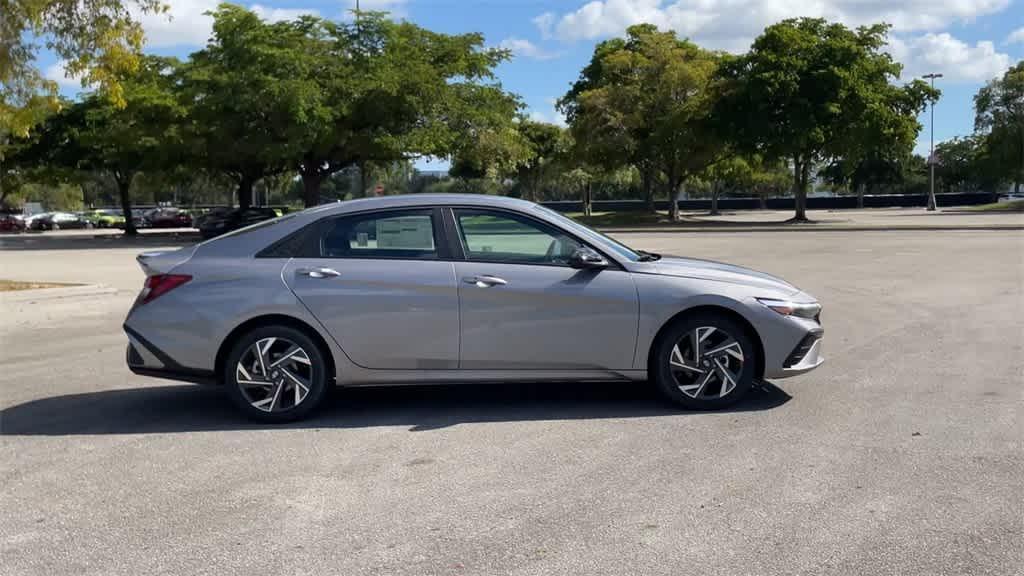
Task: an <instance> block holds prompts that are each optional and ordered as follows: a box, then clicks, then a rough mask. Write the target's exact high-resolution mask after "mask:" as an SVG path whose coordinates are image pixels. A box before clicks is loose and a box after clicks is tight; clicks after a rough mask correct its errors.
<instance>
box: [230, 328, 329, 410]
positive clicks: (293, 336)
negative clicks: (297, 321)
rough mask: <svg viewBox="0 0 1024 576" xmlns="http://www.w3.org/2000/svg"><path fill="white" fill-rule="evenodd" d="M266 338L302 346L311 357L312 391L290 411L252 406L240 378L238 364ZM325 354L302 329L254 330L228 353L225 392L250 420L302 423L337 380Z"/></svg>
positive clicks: (239, 340)
mask: <svg viewBox="0 0 1024 576" xmlns="http://www.w3.org/2000/svg"><path fill="white" fill-rule="evenodd" d="M265 338H281V339H285V340H289V341H291V342H293V343H294V344H296V345H298V346H299V347H301V348H302V349H303V350H304V351H305V352H306V354H307V356H308V357H309V361H310V376H309V382H310V387H309V388H310V389H309V392H308V393H307V395H306V397H305V398H304V399H303V400H302V401H301V402H300V403H299V404H297V405H295V406H293V407H291V408H288V409H286V410H282V411H277V412H266V411H264V410H260V409H259V408H256V407H254V406H253V405H252V404H250V403H249V400H247V399H246V397H245V395H244V393H243V392H242V388H241V386H240V385H239V384H238V381H237V379H236V366H237V365H238V362H239V360H241V358H242V355H243V354H245V353H246V351H247V350H248V349H249V347H250V346H252V345H253V344H254V343H256V342H258V341H260V340H263V339H265ZM324 354H325V351H323V350H321V349H320V347H319V346H317V344H316V342H314V341H313V339H312V338H310V337H309V336H307V335H306V333H305V332H302V331H301V330H296V329H295V328H292V327H289V326H277V325H274V326H262V327H259V328H256V329H255V330H252V331H251V332H249V333H248V334H245V335H244V336H242V337H241V338H239V339H238V341H236V342H235V344H234V346H233V347H232V348H231V352H230V353H229V354H228V357H227V360H226V361H225V362H224V373H223V374H222V379H223V380H222V381H223V382H224V387H225V390H226V392H227V394H228V396H229V397H230V398H231V401H232V402H233V403H234V404H235V406H237V407H238V409H239V410H241V412H242V413H243V414H245V415H246V417H248V418H250V419H253V420H257V421H260V422H270V423H281V422H293V421H295V420H301V419H303V418H305V417H306V416H308V415H309V414H310V413H311V412H312V411H313V410H315V409H316V408H317V407H318V406H319V405H320V404H321V403H322V402H323V400H324V398H325V397H326V395H327V386H328V382H330V381H333V379H329V378H328V374H327V370H328V363H327V361H326V359H325V358H324Z"/></svg>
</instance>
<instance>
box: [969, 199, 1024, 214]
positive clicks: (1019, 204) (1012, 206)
mask: <svg viewBox="0 0 1024 576" xmlns="http://www.w3.org/2000/svg"><path fill="white" fill-rule="evenodd" d="M967 209H968V210H970V211H971V212H1024V200H1010V201H1009V202H994V203H992V204H982V205H980V206H971V207H969V208H967Z"/></svg>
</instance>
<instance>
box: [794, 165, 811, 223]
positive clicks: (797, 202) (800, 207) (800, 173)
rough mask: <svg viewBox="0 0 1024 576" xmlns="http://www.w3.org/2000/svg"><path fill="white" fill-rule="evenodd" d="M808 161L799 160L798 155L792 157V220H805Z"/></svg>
mask: <svg viewBox="0 0 1024 576" xmlns="http://www.w3.org/2000/svg"><path fill="white" fill-rule="evenodd" d="M809 164H810V163H809V162H806V161H805V162H801V161H800V158H799V157H796V158H794V159H793V204H794V206H795V208H796V210H795V214H793V221H794V222H807V179H808V178H807V177H808V173H809V171H810V166H809Z"/></svg>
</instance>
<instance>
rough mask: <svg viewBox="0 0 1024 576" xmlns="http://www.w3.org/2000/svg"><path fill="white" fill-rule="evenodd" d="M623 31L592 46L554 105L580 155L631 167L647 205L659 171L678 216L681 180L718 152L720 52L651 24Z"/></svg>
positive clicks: (611, 166)
mask: <svg viewBox="0 0 1024 576" xmlns="http://www.w3.org/2000/svg"><path fill="white" fill-rule="evenodd" d="M626 36H627V37H626V38H625V39H617V40H613V41H609V42H605V43H602V44H600V45H599V46H598V47H597V49H595V51H594V56H593V58H592V60H591V63H590V65H588V66H587V67H586V68H585V69H584V70H583V73H582V75H581V77H580V80H578V81H577V83H576V85H575V86H574V87H573V88H572V89H571V90H570V91H569V93H567V94H566V96H565V97H563V98H562V100H561V101H560V106H561V107H562V109H563V110H565V112H566V114H567V116H568V118H569V120H570V126H571V128H570V129H571V131H572V134H573V137H574V140H575V142H576V143H577V145H576V147H577V150H578V151H577V154H578V156H579V157H580V158H581V159H584V160H585V161H586V162H589V163H591V164H594V165H596V166H600V167H602V168H604V169H606V170H608V169H615V168H618V167H621V166H622V165H623V163H625V162H628V163H630V164H633V165H634V166H636V167H637V169H638V170H639V171H640V173H641V180H642V181H643V188H644V191H645V192H644V193H645V196H646V197H647V198H648V201H649V203H650V201H651V200H652V199H653V198H652V194H651V189H652V185H653V182H654V173H655V170H660V171H661V172H662V173H663V174H664V177H665V180H666V183H667V185H668V192H669V197H670V199H671V200H672V204H671V206H672V209H671V215H672V218H673V219H678V217H679V210H678V204H677V202H676V199H677V196H678V194H679V192H680V190H681V187H682V185H683V183H684V182H685V181H686V180H687V179H688V178H690V177H691V176H694V175H696V174H698V173H699V172H701V171H703V170H704V169H705V168H706V167H707V166H708V165H709V164H711V163H712V162H713V161H714V159H715V158H716V157H717V155H718V154H719V153H720V150H721V146H722V144H721V142H720V141H719V139H718V138H716V137H715V131H714V125H713V123H712V119H711V110H712V106H713V104H714V102H715V98H716V97H715V90H714V86H713V85H712V79H713V76H714V73H715V70H716V68H717V67H718V64H719V62H720V61H721V60H722V56H721V55H719V54H716V53H713V52H708V51H706V50H703V49H701V48H699V47H698V46H696V45H695V44H692V43H691V42H689V41H686V40H679V39H678V38H676V35H675V33H674V32H671V31H669V32H661V31H659V30H658V29H657V27H655V26H654V25H651V24H642V25H638V26H631V27H630V28H629V29H628V30H627V31H626Z"/></svg>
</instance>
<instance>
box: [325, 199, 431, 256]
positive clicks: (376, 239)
mask: <svg viewBox="0 0 1024 576" xmlns="http://www.w3.org/2000/svg"><path fill="white" fill-rule="evenodd" d="M437 228H438V227H437V222H435V220H434V211H433V210H431V209H424V210H393V211H387V212H371V213H369V214H358V215H355V216H347V217H342V218H336V219H334V220H330V221H328V222H327V223H326V224H325V225H324V227H323V228H322V229H321V230H322V232H321V236H320V256H321V257H322V258H400V259H415V260H430V259H436V258H437V257H438V253H437V246H438V244H439V242H438V236H437Z"/></svg>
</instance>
